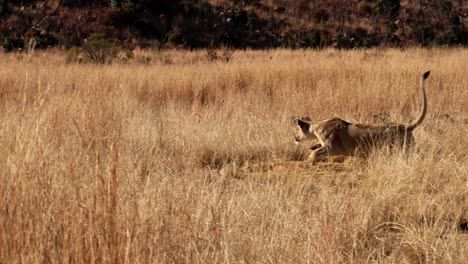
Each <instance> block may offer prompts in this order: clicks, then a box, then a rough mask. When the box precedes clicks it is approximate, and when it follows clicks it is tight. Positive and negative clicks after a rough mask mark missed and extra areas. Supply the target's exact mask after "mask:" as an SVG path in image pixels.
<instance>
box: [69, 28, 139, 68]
mask: <svg viewBox="0 0 468 264" xmlns="http://www.w3.org/2000/svg"><path fill="white" fill-rule="evenodd" d="M121 51H124V49H123V48H122V45H121V44H120V42H119V41H118V40H116V39H114V38H110V37H107V36H106V35H105V34H97V33H96V34H91V35H90V36H89V38H88V39H87V40H86V41H85V43H84V45H83V47H82V48H77V47H73V48H71V49H70V50H69V51H68V56H67V62H69V63H70V62H78V63H97V64H106V63H112V62H113V61H114V59H116V58H118V55H119V52H121ZM129 52H130V53H131V50H127V52H126V54H125V56H123V57H122V58H123V59H122V61H124V62H125V61H128V60H129V59H131V58H132V57H133V53H132V54H129Z"/></svg>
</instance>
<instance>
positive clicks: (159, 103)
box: [0, 49, 468, 263]
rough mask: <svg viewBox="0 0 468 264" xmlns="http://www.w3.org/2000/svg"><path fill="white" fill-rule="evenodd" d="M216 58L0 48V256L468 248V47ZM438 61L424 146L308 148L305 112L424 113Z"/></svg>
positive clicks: (54, 259) (223, 256) (362, 118)
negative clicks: (69, 59)
mask: <svg viewBox="0 0 468 264" xmlns="http://www.w3.org/2000/svg"><path fill="white" fill-rule="evenodd" d="M220 52H221V51H220ZM206 55H207V52H206V51H192V52H189V51H177V50H174V51H136V52H135V57H134V59H132V60H130V61H129V62H127V63H114V64H111V65H94V64H78V63H66V54H65V53H63V52H61V51H48V52H32V53H30V54H26V53H25V54H15V53H9V54H0V149H1V152H0V201H1V202H0V263H466V261H467V259H468V230H467V229H468V227H467V225H468V150H467V147H468V50H467V49H408V50H384V49H378V50H353V51H338V50H333V49H330V50H323V51H311V50H306V51H304V50H294V51H291V50H271V51H234V52H233V53H232V54H231V56H232V57H231V59H230V60H229V62H224V61H222V60H215V61H212V60H209V59H208V57H207V56H206ZM426 70H431V71H432V73H431V76H430V77H429V79H428V82H427V90H428V116H427V118H426V120H425V121H424V123H423V124H422V125H421V126H420V127H418V128H417V129H416V130H415V133H414V134H415V138H416V142H417V149H416V150H415V151H414V152H413V153H411V154H410V155H409V156H405V155H400V154H399V153H388V152H387V151H386V150H384V149H383V150H380V151H376V152H375V153H373V155H371V157H370V158H369V159H367V160H364V161H363V160H356V159H353V158H350V159H347V160H345V161H343V162H334V161H329V162H324V163H319V164H317V165H312V164H310V163H308V162H306V161H301V157H302V156H303V155H301V153H302V149H303V148H301V147H297V146H295V145H294V144H293V140H292V139H293V137H292V136H293V124H292V122H291V116H309V117H310V118H312V119H316V120H318V119H322V118H328V117H334V116H338V117H341V118H343V119H346V120H348V121H350V122H364V123H365V122H374V121H376V120H375V118H376V117H378V116H382V115H379V114H382V113H386V114H385V115H388V118H387V119H388V120H384V121H387V122H403V123H404V122H409V121H411V120H413V119H414V118H416V116H417V113H418V111H419V109H420V107H421V100H422V98H421V94H420V89H419V79H420V76H421V74H422V73H423V72H424V71H426ZM385 115H383V116H385Z"/></svg>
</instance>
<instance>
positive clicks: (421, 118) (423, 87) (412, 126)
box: [407, 71, 431, 130]
mask: <svg viewBox="0 0 468 264" xmlns="http://www.w3.org/2000/svg"><path fill="white" fill-rule="evenodd" d="M430 73H431V71H427V72H425V73H424V74H423V75H422V77H421V90H422V94H423V107H422V109H421V112H420V114H419V117H418V119H416V120H414V121H413V122H411V123H410V124H408V125H407V129H408V130H413V129H415V128H416V127H417V126H419V125H420V124H421V123H422V122H423V121H424V118H425V117H426V113H427V96H426V79H427V78H428V77H429V74H430Z"/></svg>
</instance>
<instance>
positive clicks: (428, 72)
mask: <svg viewBox="0 0 468 264" xmlns="http://www.w3.org/2000/svg"><path fill="white" fill-rule="evenodd" d="M429 74H431V71H427V72H425V73H424V74H423V78H424V79H427V77H429Z"/></svg>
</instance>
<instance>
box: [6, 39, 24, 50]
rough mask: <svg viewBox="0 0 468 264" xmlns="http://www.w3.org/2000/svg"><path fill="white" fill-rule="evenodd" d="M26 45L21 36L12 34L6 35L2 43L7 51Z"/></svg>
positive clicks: (22, 47)
mask: <svg viewBox="0 0 468 264" xmlns="http://www.w3.org/2000/svg"><path fill="white" fill-rule="evenodd" d="M25 46H26V45H25V43H24V39H22V38H19V37H10V36H8V37H5V38H4V39H3V43H2V47H3V48H4V49H5V50H6V51H12V50H15V49H24V48H25Z"/></svg>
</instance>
